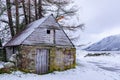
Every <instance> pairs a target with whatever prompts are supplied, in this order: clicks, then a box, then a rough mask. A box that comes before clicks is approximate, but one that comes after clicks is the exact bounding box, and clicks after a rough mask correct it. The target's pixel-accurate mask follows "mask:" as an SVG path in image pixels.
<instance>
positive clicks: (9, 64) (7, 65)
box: [3, 62, 15, 68]
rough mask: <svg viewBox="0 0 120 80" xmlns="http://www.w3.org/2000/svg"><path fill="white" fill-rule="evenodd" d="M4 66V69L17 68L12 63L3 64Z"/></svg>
mask: <svg viewBox="0 0 120 80" xmlns="http://www.w3.org/2000/svg"><path fill="white" fill-rule="evenodd" d="M3 65H4V68H12V67H15V64H14V63H12V62H6V63H4V64H3Z"/></svg>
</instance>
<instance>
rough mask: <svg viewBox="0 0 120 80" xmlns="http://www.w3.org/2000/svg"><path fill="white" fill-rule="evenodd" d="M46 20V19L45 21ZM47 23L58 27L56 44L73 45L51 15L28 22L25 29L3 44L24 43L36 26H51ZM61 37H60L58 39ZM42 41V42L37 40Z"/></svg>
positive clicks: (14, 44)
mask: <svg viewBox="0 0 120 80" xmlns="http://www.w3.org/2000/svg"><path fill="white" fill-rule="evenodd" d="M47 20H48V21H47ZM43 24H46V26H43ZM49 25H52V26H54V28H56V29H60V30H61V31H59V32H58V33H56V35H57V36H56V45H57V44H61V45H69V46H74V45H73V44H72V42H71V41H70V39H69V38H68V36H67V35H66V33H65V32H64V30H63V29H62V28H61V27H60V25H59V24H58V23H57V22H56V20H55V18H54V17H53V15H50V16H47V17H43V18H41V19H39V20H36V21H34V22H32V23H30V24H29V25H28V26H27V27H26V29H25V30H23V31H22V32H21V33H20V34H19V35H16V36H15V37H14V38H12V39H11V40H10V41H9V42H8V43H7V44H6V45H5V46H17V45H21V44H24V41H25V40H26V39H27V38H28V37H29V36H30V35H31V34H32V33H33V32H34V31H35V30H36V29H37V28H41V29H42V28H46V27H47V28H48V27H49V28H51V27H50V26H49ZM60 38H62V39H60ZM39 43H42V42H39Z"/></svg>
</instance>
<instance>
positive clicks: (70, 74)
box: [0, 51, 120, 80]
mask: <svg viewBox="0 0 120 80" xmlns="http://www.w3.org/2000/svg"><path fill="white" fill-rule="evenodd" d="M114 53H115V52H114ZM86 54H87V52H86V51H77V60H76V61H77V66H76V68H75V69H70V70H67V71H62V72H57V71H55V72H53V73H49V74H45V75H37V74H25V73H22V72H19V71H17V72H13V73H12V74H0V80H120V62H119V61H120V54H111V55H109V56H96V57H84V56H85V55H86ZM0 67H2V64H1V65H0Z"/></svg>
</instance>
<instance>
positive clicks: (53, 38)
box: [5, 15, 76, 74]
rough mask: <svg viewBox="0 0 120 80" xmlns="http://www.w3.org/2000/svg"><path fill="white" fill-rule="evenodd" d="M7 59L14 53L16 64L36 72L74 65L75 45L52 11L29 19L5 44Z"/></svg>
mask: <svg viewBox="0 0 120 80" xmlns="http://www.w3.org/2000/svg"><path fill="white" fill-rule="evenodd" d="M5 48H6V52H7V54H6V55H7V59H9V58H10V56H11V55H12V54H17V67H18V68H20V69H22V70H27V71H30V72H33V73H37V74H44V73H48V72H53V71H62V70H66V69H70V68H74V67H75V65H76V61H75V60H76V56H75V55H76V49H75V47H74V45H73V43H72V42H71V40H70V39H69V37H68V36H67V34H66V33H65V32H64V30H63V29H62V27H61V26H60V25H59V24H58V23H57V21H56V20H55V18H54V17H53V15H50V16H47V17H43V18H41V19H39V20H36V21H34V22H32V23H30V24H29V25H28V26H27V27H26V29H25V30H23V31H22V32H21V33H19V34H18V35H16V36H15V37H13V38H12V39H11V40H10V41H9V42H8V43H7V44H6V45H5Z"/></svg>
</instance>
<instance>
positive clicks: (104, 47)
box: [85, 34, 120, 51]
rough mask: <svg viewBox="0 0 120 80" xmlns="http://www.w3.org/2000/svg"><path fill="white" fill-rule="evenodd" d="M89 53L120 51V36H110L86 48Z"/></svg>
mask: <svg viewBox="0 0 120 80" xmlns="http://www.w3.org/2000/svg"><path fill="white" fill-rule="evenodd" d="M85 50H87V51H119V50H120V34H119V35H114V36H109V37H106V38H104V39H102V40H101V41H99V42H97V43H94V44H92V45H90V46H89V47H87V48H85Z"/></svg>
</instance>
